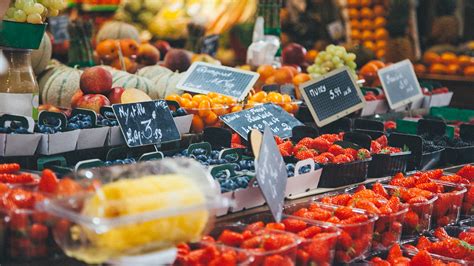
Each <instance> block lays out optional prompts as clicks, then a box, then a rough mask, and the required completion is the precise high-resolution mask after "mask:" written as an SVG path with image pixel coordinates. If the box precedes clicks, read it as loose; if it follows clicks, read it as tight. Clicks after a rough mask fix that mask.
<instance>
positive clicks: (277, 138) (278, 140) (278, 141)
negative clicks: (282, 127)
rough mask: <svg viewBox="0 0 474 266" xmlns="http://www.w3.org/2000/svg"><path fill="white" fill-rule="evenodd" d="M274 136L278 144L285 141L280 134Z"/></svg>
mask: <svg viewBox="0 0 474 266" xmlns="http://www.w3.org/2000/svg"><path fill="white" fill-rule="evenodd" d="M274 138H275V142H276V144H277V145H280V144H282V143H283V141H284V140H283V139H282V138H280V137H279V136H274Z"/></svg>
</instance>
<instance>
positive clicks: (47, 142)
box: [38, 129, 80, 155]
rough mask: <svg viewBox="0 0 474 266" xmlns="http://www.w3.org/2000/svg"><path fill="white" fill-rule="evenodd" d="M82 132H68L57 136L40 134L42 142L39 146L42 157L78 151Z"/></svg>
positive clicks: (59, 133)
mask: <svg viewBox="0 0 474 266" xmlns="http://www.w3.org/2000/svg"><path fill="white" fill-rule="evenodd" d="M79 133H80V130H79V129H77V130H72V131H67V132H57V133H55V134H40V135H41V141H40V142H39V146H38V153H39V154H42V155H52V154H58V153H63V152H68V151H73V150H75V149H76V145H77V140H78V138H79Z"/></svg>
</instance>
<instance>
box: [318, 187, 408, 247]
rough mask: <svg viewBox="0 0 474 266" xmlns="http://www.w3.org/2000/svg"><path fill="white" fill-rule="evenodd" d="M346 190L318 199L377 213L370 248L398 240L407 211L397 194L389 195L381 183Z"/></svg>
mask: <svg viewBox="0 0 474 266" xmlns="http://www.w3.org/2000/svg"><path fill="white" fill-rule="evenodd" d="M347 191H348V193H342V194H338V195H335V196H323V197H322V198H320V201H321V202H323V203H326V204H334V205H340V206H346V207H351V208H358V209H363V210H366V211H368V212H370V213H374V214H377V215H378V216H379V219H378V220H377V221H376V222H375V226H374V235H373V238H372V249H374V250H384V249H387V248H389V247H391V246H392V245H393V244H394V243H397V242H398V241H400V238H401V235H402V223H403V219H404V218H405V215H406V213H407V212H408V205H407V204H403V203H402V202H401V201H400V198H398V197H397V196H389V195H388V193H387V192H386V191H385V189H384V188H383V187H382V186H381V184H375V185H374V187H373V188H372V189H368V188H366V187H365V186H364V185H360V186H358V187H356V188H353V189H349V190H347Z"/></svg>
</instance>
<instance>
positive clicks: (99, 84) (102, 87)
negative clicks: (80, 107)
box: [79, 66, 112, 94]
mask: <svg viewBox="0 0 474 266" xmlns="http://www.w3.org/2000/svg"><path fill="white" fill-rule="evenodd" d="M79 85H80V87H81V90H82V92H84V94H107V93H109V91H110V90H111V89H112V74H110V72H109V71H107V70H106V69H104V68H102V67H99V66H95V67H90V68H87V69H86V70H84V72H83V73H82V75H81V78H80V81H79Z"/></svg>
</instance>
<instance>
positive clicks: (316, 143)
mask: <svg viewBox="0 0 474 266" xmlns="http://www.w3.org/2000/svg"><path fill="white" fill-rule="evenodd" d="M329 147H331V143H330V142H329V141H327V140H326V139H324V138H315V139H314V140H313V148H314V149H316V150H318V151H319V152H326V151H328V150H329Z"/></svg>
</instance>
